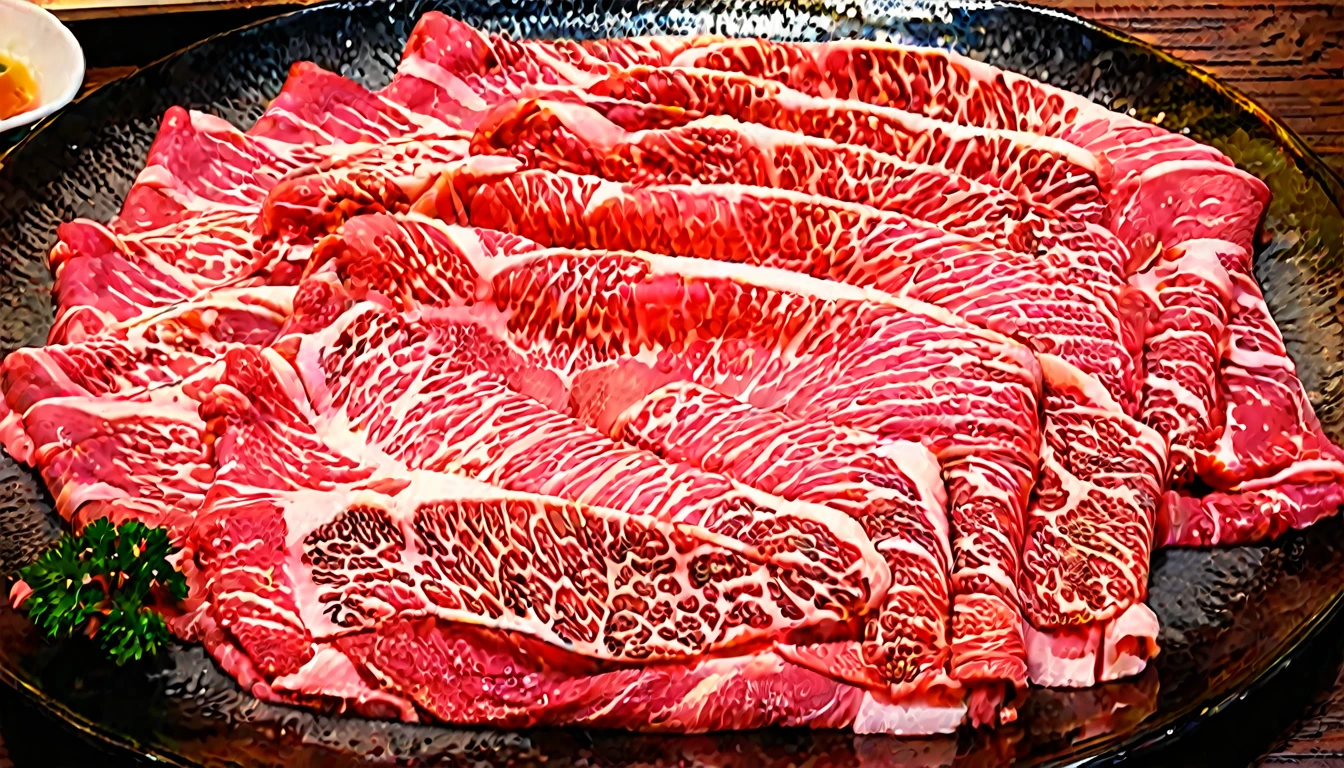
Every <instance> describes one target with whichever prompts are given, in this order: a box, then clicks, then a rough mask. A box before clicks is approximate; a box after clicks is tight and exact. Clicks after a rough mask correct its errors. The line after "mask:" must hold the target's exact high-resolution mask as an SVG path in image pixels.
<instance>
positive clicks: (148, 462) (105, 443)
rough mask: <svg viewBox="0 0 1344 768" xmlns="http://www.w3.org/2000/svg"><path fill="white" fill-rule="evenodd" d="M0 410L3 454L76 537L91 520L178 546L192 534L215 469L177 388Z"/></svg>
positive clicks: (200, 427)
mask: <svg viewBox="0 0 1344 768" xmlns="http://www.w3.org/2000/svg"><path fill="white" fill-rule="evenodd" d="M7 362H8V361H7ZM7 373H8V371H7ZM6 385H7V386H9V385H10V381H9V380H8V379H7V381H6ZM7 394H9V393H7ZM6 411H7V412H6V414H5V418H4V421H3V423H0V439H3V440H4V444H5V447H6V450H9V451H10V455H12V456H14V457H15V458H17V459H19V460H20V461H24V462H25V463H29V464H33V465H35V466H37V467H38V468H39V470H40V471H41V473H42V479H43V480H44V481H45V482H46V485H47V488H48V489H50V491H51V495H52V499H53V501H54V504H55V507H56V511H57V512H58V513H59V514H60V515H61V516H62V517H64V518H66V519H67V520H70V521H71V523H72V525H73V526H74V527H75V528H76V529H78V528H79V527H81V526H82V525H83V524H84V523H85V522H88V521H90V520H96V519H98V518H100V517H107V518H110V519H112V520H113V522H122V521H125V520H139V521H141V522H144V523H145V524H146V525H150V526H155V527H164V528H167V529H168V533H169V536H170V537H171V538H173V539H179V538H180V537H181V536H182V535H184V534H185V532H186V531H187V530H188V529H189V528H190V527H191V523H192V519H193V517H194V515H195V512H196V510H198V509H199V508H200V505H201V503H202V501H203V500H204V498H205V492H206V490H207V489H208V488H209V486H210V482H211V480H212V479H213V475H214V467H213V465H212V464H211V463H210V461H209V458H210V454H209V445H208V442H207V441H206V439H205V424H204V422H203V421H202V420H201V418H200V417H199V416H198V415H197V412H196V411H197V409H196V407H195V402H194V401H193V400H191V398H190V397H188V396H187V394H186V393H185V392H184V386H183V385H181V384H179V385H175V386H169V387H164V388H159V389H154V390H151V391H149V392H148V393H145V394H142V395H140V396H138V397H122V398H118V397H112V396H107V395H102V396H90V395H87V394H79V393H75V392H70V393H63V394H61V395H60V396H51V397H45V398H42V399H39V400H37V401H36V402H34V403H33V404H32V405H31V406H29V407H27V408H25V409H24V410H22V411H15V410H9V406H6Z"/></svg>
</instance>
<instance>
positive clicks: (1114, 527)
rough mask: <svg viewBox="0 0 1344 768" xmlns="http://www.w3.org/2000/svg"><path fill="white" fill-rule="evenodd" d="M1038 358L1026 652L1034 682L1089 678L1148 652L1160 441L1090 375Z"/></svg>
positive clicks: (1140, 664) (1152, 631)
mask: <svg viewBox="0 0 1344 768" xmlns="http://www.w3.org/2000/svg"><path fill="white" fill-rule="evenodd" d="M1040 362H1041V368H1042V371H1043V373H1044V378H1045V407H1046V409H1047V413H1049V414H1050V417H1049V418H1048V419H1047V420H1046V422H1045V425H1044V428H1043V430H1042V431H1043V438H1044V439H1043V441H1042V445H1041V466H1040V476H1039V478H1038V480H1037V483H1036V491H1035V498H1034V499H1033V502H1032V505H1031V507H1030V508H1029V509H1028V511H1027V531H1026V545H1025V547H1024V549H1023V551H1022V578H1021V584H1022V587H1023V590H1022V591H1023V598H1022V604H1023V609H1024V613H1025V615H1026V617H1027V620H1028V621H1029V622H1030V626H1029V628H1028V631H1027V643H1028V645H1027V660H1028V663H1029V664H1030V665H1031V679H1032V682H1035V683H1037V684H1038V685H1046V686H1070V687H1086V686H1090V685H1094V684H1096V683H1099V682H1103V681H1106V680H1115V679H1118V678H1121V677H1128V676H1129V675H1133V674H1136V673H1138V672H1140V671H1142V670H1143V668H1144V666H1145V664H1146V662H1147V660H1148V659H1149V658H1151V657H1152V656H1155V655H1156V654H1157V629H1158V626H1157V617H1156V616H1155V615H1154V614H1153V612H1152V611H1151V609H1149V608H1148V607H1147V606H1146V605H1145V604H1144V599H1145V598H1146V597H1147V594H1148V564H1149V556H1150V554H1151V552H1152V542H1153V529H1154V526H1155V525H1156V522H1157V519H1158V511H1159V506H1160V504H1161V502H1162V490H1163V480H1164V478H1165V477H1166V441H1165V439H1164V438H1163V436H1162V435H1160V434H1158V433H1157V432H1155V431H1154V430H1152V429H1151V428H1149V427H1147V426H1145V425H1143V424H1142V423H1140V422H1138V421H1135V420H1134V419H1132V418H1130V417H1128V416H1126V415H1125V414H1124V412H1123V411H1121V409H1120V408H1119V406H1118V405H1117V404H1116V403H1115V401H1114V400H1113V399H1112V398H1111V397H1110V396H1109V394H1108V393H1107V392H1105V391H1104V390H1103V389H1102V388H1101V387H1099V386H1098V385H1097V383H1096V381H1095V380H1094V379H1092V378H1091V377H1088V376H1085V375H1083V374H1082V373H1081V372H1079V371H1078V370H1077V369H1075V368H1073V367H1072V366H1069V365H1067V364H1066V363H1063V362H1062V361H1060V360H1058V359H1057V358H1054V357H1052V356H1050V355H1042V356H1040Z"/></svg>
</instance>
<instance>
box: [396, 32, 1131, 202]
mask: <svg viewBox="0 0 1344 768" xmlns="http://www.w3.org/2000/svg"><path fill="white" fill-rule="evenodd" d="M457 26H458V27H460V29H461V30H462V34H470V35H475V36H477V37H479V33H477V32H475V30H472V29H471V28H470V27H467V26H466V25H461V24H459V25H457ZM517 45H518V46H521V47H523V48H524V49H525V50H526V53H527V55H526V56H525V57H521V58H518V59H517V60H516V61H513V62H511V63H510V64H509V65H508V66H501V67H498V68H494V67H491V66H490V61H488V60H487V61H484V62H482V61H481V60H479V59H476V58H474V57H445V58H443V59H440V60H438V61H429V60H425V59H421V58H414V59H408V60H407V61H409V60H414V61H415V62H417V63H416V70H415V74H416V75H417V76H418V77H421V78H425V79H434V78H436V77H437V76H436V75H434V74H430V73H429V72H426V71H425V70H426V69H433V71H434V72H436V73H441V75H442V76H443V77H446V78H451V79H452V80H453V81H454V83H455V86H454V87H455V89H456V90H462V89H463V87H465V89H466V90H468V91H471V90H472V89H473V88H475V92H476V95H477V96H478V97H479V99H478V100H477V101H476V102H475V103H474V104H472V105H471V107H470V109H473V110H477V111H479V110H481V109H483V108H485V107H487V106H489V105H490V104H494V103H499V102H500V101H504V100H507V99H509V98H516V97H517V96H519V95H526V94H525V93H524V91H526V90H527V87H529V86H530V87H537V88H539V90H540V93H542V94H544V95H547V96H548V97H553V98H566V96H564V95H563V94H567V93H572V90H571V89H578V90H580V91H582V92H583V95H582V96H578V97H574V96H569V97H568V98H579V99H586V98H588V97H597V98H599V99H621V100H626V101H634V102H643V103H650V104H660V105H664V106H668V107H674V108H677V109H680V110H683V112H684V113H685V115H686V117H687V118H689V119H694V118H696V117H705V116H709V115H726V116H729V117H733V118H736V119H738V120H742V121H744V122H752V123H760V124H762V125H766V126H768V127H772V128H777V129H781V130H786V131H794V132H797V133H802V134H804V135H807V136H812V137H816V138H824V139H830V140H832V141H835V142H838V143H842V144H858V145H862V146H866V147H869V148H871V149H874V150H878V151H881V152H886V153H889V154H892V155H895V156H896V157H899V158H901V159H902V160H906V161H909V162H915V163H923V164H930V165H936V166H939V167H942V168H944V169H946V170H949V171H952V172H956V173H960V174H961V175H964V176H968V177H970V178H973V179H975V180H977V181H981V182H984V183H986V184H990V185H993V186H998V187H1001V188H1003V189H1006V190H1009V191H1012V192H1014V193H1015V194H1019V195H1021V196H1023V197H1024V198H1026V199H1030V200H1033V201H1035V202H1038V203H1040V204H1042V205H1046V206H1054V205H1056V204H1058V206H1059V208H1060V209H1061V210H1064V209H1068V208H1070V207H1071V206H1073V205H1090V204H1093V203H1095V202H1096V201H1098V200H1099V199H1100V198H1099V196H1100V195H1101V193H1102V189H1103V188H1104V187H1105V185H1106V184H1107V183H1108V182H1107V180H1108V178H1109V173H1110V171H1109V168H1108V167H1107V166H1106V165H1105V163H1102V162H1099V161H1098V160H1097V158H1096V157H1095V156H1093V155H1092V154H1091V153H1089V152H1086V151H1083V150H1080V149H1079V148H1078V147H1076V146H1074V145H1072V144H1069V143H1067V142H1062V141H1058V140H1055V139H1051V138H1047V137H1040V136H1036V135H1034V134H1027V133H1018V132H1014V131H999V130H986V129H981V128H978V127H972V126H958V125H954V124H951V123H944V122H940V121H937V120H930V119H928V118H925V117H923V116H920V115H914V114H911V113H908V112H904V111H901V110H896V109H890V108H886V107H880V106H875V105H870V104H864V103H862V102H853V101H843V100H836V99H825V98H820V97H815V96H809V95H806V94H803V93H800V92H797V91H794V90H792V89H789V88H787V87H784V86H782V85H780V84H778V83H776V82H773V81H769V80H763V79H760V78H753V77H749V76H746V75H741V74H738V73H732V72H720V71H714V70H702V69H683V68H658V67H631V68H628V69H622V68H619V67H610V68H608V69H607V70H606V71H602V72H588V71H580V70H577V69H575V68H573V67H569V66H566V65H565V64H564V63H563V62H562V61H560V60H559V59H557V58H556V57H555V56H554V55H553V54H552V53H550V52H549V50H548V47H547V45H546V44H545V43H538V42H535V41H526V42H523V43H518V44H517ZM405 66H406V61H403V67H405ZM492 76H503V77H506V78H509V79H511V80H513V81H516V84H515V85H512V86H509V85H505V86H503V87H495V86H494V85H493V84H491V83H490V82H489V80H488V78H490V77H492ZM464 78H465V79H464ZM440 79H441V78H440Z"/></svg>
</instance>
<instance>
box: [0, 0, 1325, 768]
mask: <svg viewBox="0 0 1344 768" xmlns="http://www.w3.org/2000/svg"><path fill="white" fill-rule="evenodd" d="M60 1H61V2H84V1H86V0H60ZM1038 2H1044V3H1045V4H1048V5H1052V6H1054V7H1057V8H1063V9H1067V10H1072V11H1075V12H1077V13H1079V14H1081V15H1083V16H1085V17H1088V18H1091V19H1094V20H1097V21H1100V22H1104V23H1107V24H1110V25H1112V26H1115V27H1118V28H1120V29H1122V30H1124V31H1126V32H1129V33H1130V34H1133V35H1134V36H1136V37H1139V38H1142V39H1144V40H1146V41H1148V42H1151V43H1154V44H1156V45H1158V46H1159V47H1162V48H1164V49H1165V50H1167V51H1169V52H1171V53H1173V54H1175V55H1176V56H1179V57H1181V58H1183V59H1186V60H1187V61H1190V62H1192V63H1195V64H1197V65H1199V66H1201V67H1203V68H1205V69H1206V70H1208V71H1210V72H1212V73H1213V74H1215V75H1217V76H1219V77H1221V78H1223V79H1224V80H1226V81H1227V82H1229V83H1230V84H1232V85H1233V86H1235V87H1237V88H1239V89H1240V90H1242V91H1243V92H1245V93H1247V94H1249V95H1250V96H1252V97H1253V98H1255V99H1257V100H1259V101H1260V102H1261V103H1262V104H1264V105H1265V106H1266V107H1267V108H1268V109H1269V111H1270V112H1272V113H1274V114H1276V115H1278V116H1279V117H1280V118H1282V119H1283V120H1284V121H1285V122H1286V123H1287V124H1288V125H1289V126H1290V127H1291V128H1292V129H1293V130H1295V131H1297V132H1298V133H1299V134H1300V135H1301V136H1302V137H1303V138H1304V139H1305V140H1306V143H1307V144H1308V145H1309V146H1311V147H1313V148H1315V150H1316V151H1317V152H1319V153H1320V154H1321V155H1322V156H1323V157H1324V158H1325V159H1326V161H1327V162H1328V163H1330V164H1331V166H1332V167H1333V168H1334V169H1335V170H1336V172H1338V173H1340V174H1341V175H1344V0H1336V1H1335V2H1328V1H1327V2H1311V1H1310V0H1287V2H1280V3H1277V4H1275V5H1272V6H1271V5H1267V4H1264V3H1261V2H1254V1H1253V0H1219V1H1218V2H1217V3H1210V4H1202V3H1198V2H1195V1H1194V0H1180V2H1179V3H1173V4H1168V5H1148V4H1139V3H1134V2H1123V1H1122V0H1090V1H1088V0H1038ZM282 10H285V8H284V7H276V6H271V7H268V8H241V9H232V10H218V11H211V12H206V13H175V14H169V15H162V14H160V15H150V16H137V17H121V18H100V19H94V18H89V16H90V14H89V13H88V12H81V13H76V14H75V15H74V17H72V20H71V22H70V26H71V28H72V29H73V30H74V32H75V34H76V36H78V37H79V38H80V42H81V44H83V45H84V47H85V52H86V54H87V57H88V60H89V66H90V69H89V75H88V80H87V85H88V86H90V87H92V86H96V85H98V84H101V83H104V82H106V81H108V80H109V79H114V78H116V77H120V76H124V75H125V74H127V73H129V72H131V71H134V69H135V67H136V66H137V65H140V64H144V63H146V62H147V61H149V60H152V59H155V58H158V57H159V56H162V55H165V54H167V53H169V52H171V51H173V50H176V49H178V48H181V47H183V46H185V45H187V44H190V43H192V42H195V41H196V40H199V39H202V38H204V37H206V36H208V35H211V34H214V33H216V32H219V31H223V30H226V29H230V28H232V27H236V26H239V25H242V24H246V23H248V22H251V21H254V20H256V19H258V18H263V17H265V16H268V15H271V14H274V13H277V12H280V11H282ZM127 35H135V36H136V38H137V39H138V40H141V41H145V40H150V41H152V43H151V44H150V46H149V48H148V49H145V48H141V49H140V50H139V51H138V52H137V56H138V57H139V58H129V55H128V54H127V53H126V52H125V46H124V45H122V41H124V40H125V39H127V37H126V36H127ZM1166 757H1167V758H1168V759H1170V760H1171V761H1172V762H1171V763H1170V764H1173V765H1189V766H1218V767H1219V768H1221V766H1227V765H1247V764H1251V763H1259V764H1264V765H1274V766H1280V765H1288V764H1293V765H1305V766H1311V767H1312V768H1326V767H1327V766H1344V617H1341V619H1340V620H1339V621H1337V622H1335V626H1334V627H1332V628H1331V629H1329V630H1327V631H1326V632H1325V633H1323V635H1322V637H1321V639H1320V640H1319V641H1318V642H1316V643H1314V644H1313V645H1312V647H1310V648H1309V649H1307V650H1306V652H1305V653H1304V654H1303V655H1302V656H1301V658H1299V659H1298V660H1297V661H1296V662H1294V664H1293V665H1292V666H1291V667H1290V669H1289V670H1288V671H1286V672H1285V673H1283V674H1282V675H1280V677H1279V678H1277V679H1276V681H1275V682H1274V683H1273V684H1271V685H1270V686H1269V687H1268V688H1266V689H1265V690H1262V691H1258V692H1257V693H1256V694H1255V695H1254V696H1251V697H1249V698H1248V699H1247V700H1246V701H1244V702H1239V703H1237V704H1235V705H1233V706H1232V707H1230V708H1229V709H1228V710H1227V711H1226V712H1224V713H1222V714H1220V715H1218V716H1217V718H1215V719H1214V721H1213V722H1211V723H1210V725H1209V727H1207V728H1204V729H1201V730H1200V731H1197V732H1196V733H1195V734H1193V738H1191V739H1189V740H1188V741H1187V743H1186V744H1185V745H1184V746H1183V747H1182V748H1181V750H1180V752H1179V753H1178V754H1177V755H1168V756H1166ZM95 763H96V764H101V765H121V764H122V760H121V759H120V758H112V759H111V760H110V761H109V759H108V758H107V757H106V756H100V755H98V754H97V753H96V752H93V751H92V750H91V749H89V748H88V747H87V746H85V745H83V744H81V743H80V742H79V741H78V740H76V739H72V738H70V737H69V735H68V734H66V733H65V730H64V728H63V726H60V725H58V724H53V723H50V722H48V721H46V720H45V719H44V718H42V717H40V716H38V715H36V714H35V713H33V712H31V711H29V710H28V708H27V707H26V706H25V705H24V704H23V703H22V701H21V700H19V699H18V698H17V697H16V696H15V694H13V693H12V692H9V691H8V689H0V768H10V766H17V767H18V768H37V767H38V766H42V767H43V768H48V767H49V766H50V767H55V768H61V767H62V766H76V765H79V766H82V765H90V764H95Z"/></svg>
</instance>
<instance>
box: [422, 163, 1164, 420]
mask: <svg viewBox="0 0 1344 768" xmlns="http://www.w3.org/2000/svg"><path fill="white" fill-rule="evenodd" d="M501 160H502V158H501ZM501 165H502V167H501V168H500V171H501V172H500V173H493V172H492V171H493V170H494V169H492V168H489V167H485V168H482V166H481V165H479V164H477V165H475V166H463V167H462V168H460V169H458V170H455V171H454V172H450V173H446V174H445V175H444V177H443V178H442V179H441V180H440V181H439V182H438V183H437V184H436V185H435V188H434V189H433V190H432V191H431V192H430V193H427V194H426V195H425V196H423V197H422V198H421V199H420V200H419V201H418V202H417V203H416V205H415V210H417V211H421V212H424V213H428V214H432V215H438V216H440V217H442V218H444V219H446V220H448V221H458V222H461V223H464V224H471V225H475V226H479V227H487V228H492V229H499V230H503V231H508V232H514V233H516V234H518V235H521V236H523V237H526V238H528V239H530V240H533V241H535V242H538V243H542V244H545V245H554V246H557V247H563V248H595V249H613V250H641V251H649V252H652V253H660V254H668V255H676V256H693V257H697V258H704V259H712V260H715V261H726V262H741V263H746V264H759V265H764V266H771V267H781V268H784V269H789V270H792V271H795V272H800V273H803V274H807V275H812V276H814V277H825V278H830V279H834V280H840V281H843V282H847V283H852V284H855V285H861V286H872V287H874V288H877V289H879V290H881V291H885V292H887V293H892V294H896V295H901V296H907V297H910V298H913V299H917V300H920V301H926V302H929V303H932V304H936V305H938V306H940V307H943V308H945V309H948V310H949V311H952V312H954V313H956V314H957V315H958V316H960V317H963V318H965V319H966V320H969V321H971V322H974V323H976V324H978V325H982V326H984V327H987V328H990V329H993V330H997V331H1000V332H1002V333H1005V334H1008V335H1012V336H1014V337H1015V338H1017V339H1018V340H1020V341H1022V342H1023V343H1026V344H1029V345H1031V346H1032V348H1033V349H1036V350H1038V351H1040V352H1047V353H1053V354H1058V355H1060V356H1062V357H1065V358H1066V359H1068V360H1069V361H1070V362H1072V363H1074V364H1075V365H1078V366H1079V367H1080V368H1083V369H1085V370H1087V371H1088V372H1089V373H1092V374H1094V375H1096V376H1097V377H1098V378H1099V379H1100V380H1101V381H1102V382H1103V384H1104V385H1105V386H1106V387H1107V389H1108V391H1110V392H1112V393H1114V395H1113V396H1114V397H1116V398H1117V399H1118V400H1119V401H1120V402H1121V403H1123V404H1124V405H1125V406H1126V407H1127V408H1128V409H1129V410H1130V411H1132V410H1133V409H1134V408H1135V407H1136V405H1137V401H1138V394H1139V382H1138V380H1137V379H1136V375H1137V371H1136V363H1135V361H1134V353H1135V352H1137V351H1138V344H1139V338H1140V335H1139V334H1140V327H1139V325H1138V322H1139V320H1140V318H1138V317H1137V316H1134V315H1133V314H1132V313H1130V312H1128V311H1126V309H1125V306H1122V305H1124V304H1125V302H1124V300H1123V295H1124V293H1125V292H1126V290H1127V288H1126V284H1125V279H1124V270H1125V263H1126V262H1127V260H1128V252H1127V251H1126V250H1125V248H1124V247H1123V246H1122V245H1120V244H1119V243H1118V242H1116V241H1115V240H1114V239H1113V238H1111V237H1110V235H1109V233H1106V232H1105V231H1104V230H1100V228H1096V229H1089V230H1084V231H1082V232H1078V233H1072V234H1070V235H1069V236H1066V237H1061V238H1059V239H1058V240H1054V239H1053V238H1052V239H1049V240H1046V241H1043V242H1042V245H1043V246H1048V248H1047V250H1046V252H1045V253H1044V254H1043V255H1040V256H1036V255H1033V254H1024V253H1019V252H1014V251H1005V250H1001V249H996V248H994V247H992V246H990V245H987V244H985V243H982V242H978V241H975V240H970V239H967V238H965V237H962V236H959V235H955V234H951V233H948V232H946V231H944V230H942V229H940V228H938V227H936V226H934V225H931V224H928V223H926V222H922V221H918V220H915V219H912V218H910V217H908V216H904V215H902V214H898V213H892V212H884V211H879V210H876V209H874V208H870V207H867V206H862V205H856V204H853V203H843V202H841V201H837V200H830V199H827V198H820V197H814V196H809V195H804V194H800V193H796V192H785V191H782V190H767V189H761V188H754V187H747V186H742V185H695V186H679V185H672V186H661V187H647V188H640V187H633V186H630V185H619V184H615V183H612V182H605V181H602V180H600V179H596V178H594V177H584V176H574V175H570V174H565V173H551V172H546V171H522V172H513V173H511V172H508V166H507V165H504V164H501Z"/></svg>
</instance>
